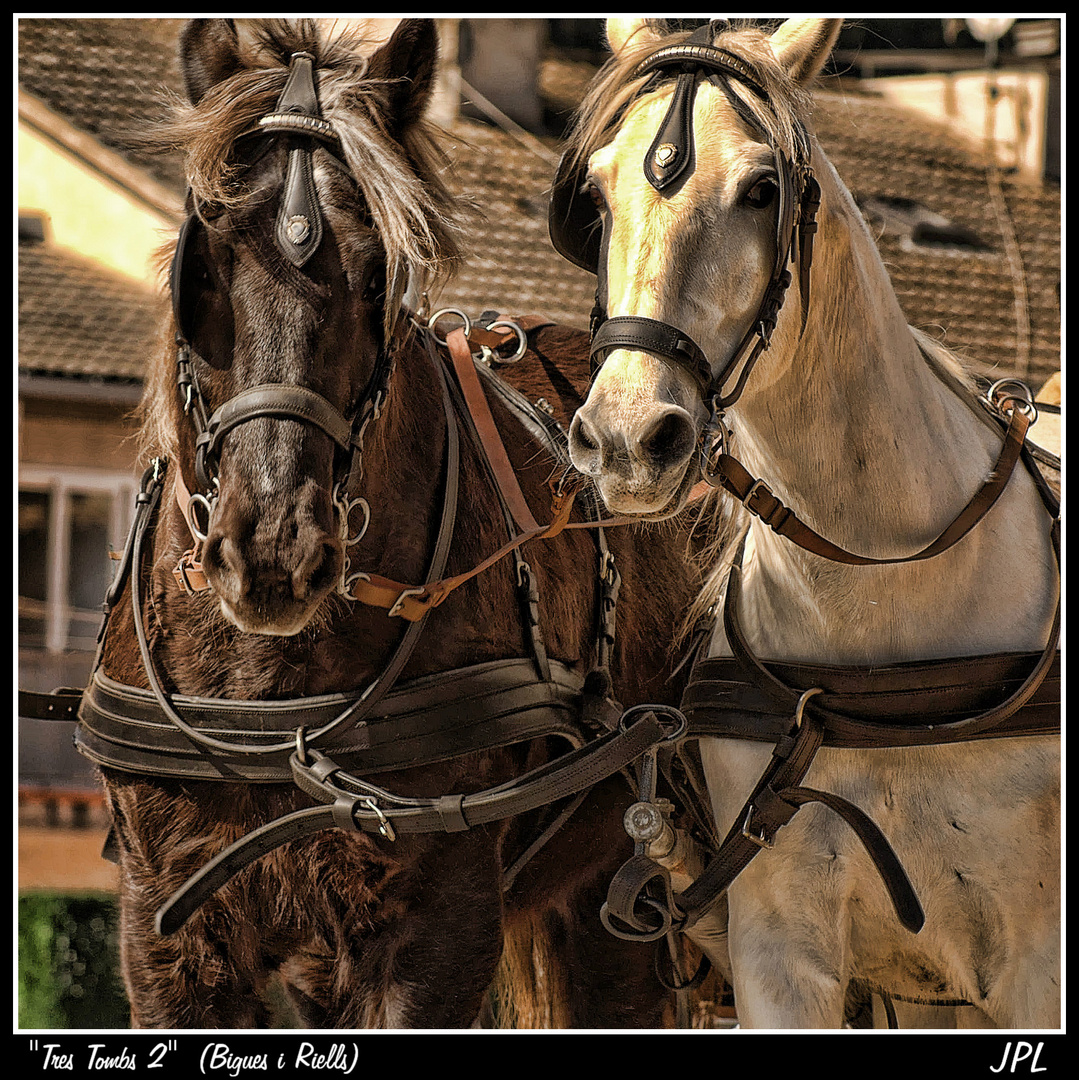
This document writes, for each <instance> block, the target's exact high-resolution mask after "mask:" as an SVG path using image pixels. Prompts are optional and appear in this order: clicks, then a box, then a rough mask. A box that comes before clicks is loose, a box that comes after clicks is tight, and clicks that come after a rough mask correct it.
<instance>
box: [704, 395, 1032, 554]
mask: <svg viewBox="0 0 1079 1080" xmlns="http://www.w3.org/2000/svg"><path fill="white" fill-rule="evenodd" d="M1029 426H1030V418H1029V417H1028V416H1027V415H1026V414H1025V413H1024V412H1022V411H1021V410H1020V409H1018V408H1016V409H1013V410H1012V414H1011V420H1010V423H1009V425H1008V430H1007V433H1006V434H1005V437H1004V445H1003V447H1002V449H1001V452H1000V456H999V457H998V458H997V462H996V464H995V465H994V466H993V471H992V472H991V473H990V474H989V479H988V480H987V481H986V482H985V483H984V484H983V485H982V486H981V488H979V489H978V491H977V492H976V493H975V495H974V497H973V498H972V499H971V500H970V502H968V503H967V505H966V506H965V507H964V508H963V510H962V511H961V512H960V513H959V515H958V516H957V517H956V518H955V519H954V520H953V521H952V523H951V524H950V525H949V526H948V527H947V528H946V529H945V530H944V531H943V532H942V533H941V534H940V535H939V536H938V537H937V538H936V539H935V540H934V541H933V542H932V543H931V544H929V545H928V546H927V547H925V548H923V549H922V550H921V551H919V552H916V553H915V554H914V555H907V556H904V557H901V558H893V559H872V558H869V557H868V556H865V555H855V554H853V553H852V552H850V551H846V550H844V549H843V548H841V547H838V546H837V545H836V544H833V543H832V542H831V541H830V540H826V539H825V538H824V537H823V536H821V535H820V534H819V533H817V532H814V531H813V530H812V529H811V528H810V527H809V526H808V525H806V524H805V522H803V521H801V520H800V519H799V518H798V516H797V515H796V514H795V513H794V511H793V510H791V509H790V508H789V507H787V506H784V504H783V502H782V501H781V500H780V499H779V498H777V497H776V496H775V495H774V494H773V493H772V491H771V489H770V488H769V487H768V485H767V484H765V482H764V481H763V480H758V479H757V478H756V477H754V476H753V475H752V474H751V473H750V472H749V471H748V470H747V469H746V468H745V466H743V465H742V463H741V462H740V461H738V460H737V459H736V458H733V457H732V456H731V455H730V454H720V455H719V456H718V457H717V458H716V461H715V472H713V473H712V474H711V475H709V476H706V480H708V482H709V483H710V484H712V486H713V487H722V488H723V489H724V490H725V491H728V492H729V493H730V494H731V495H733V496H734V497H735V498H736V499H738V501H739V502H741V504H742V505H743V506H744V507H745V508H746V509H747V510H748V511H749V512H750V513H751V514H754V515H756V516H757V517H759V518H760V519H761V521H763V522H764V524H765V525H767V526H768V527H769V528H770V529H772V531H773V532H775V533H776V534H777V535H779V536H782V537H784V538H785V539H787V540H790V541H791V543H794V544H797V545H798V546H799V547H800V548H803V549H804V550H806V551H809V552H812V553H813V554H814V555H819V556H821V557H822V558H825V559H830V560H831V561H832V562H839V563H846V564H848V565H851V566H884V565H890V564H893V563H907V562H917V561H920V560H922V559H931V558H933V556H935V555H939V554H941V552H944V551H947V550H948V548H950V547H952V546H953V545H954V544H956V543H958V542H959V541H960V540H962V539H963V537H964V536H966V535H967V533H968V532H970V530H971V529H973V528H974V526H975V525H977V524H978V522H979V521H981V519H982V518H983V517H985V515H986V514H987V513H988V512H989V510H990V508H991V507H992V506H993V504H994V503H995V502H996V501H997V499H999V498H1000V496H1001V494H1003V492H1004V489H1005V488H1006V487H1007V485H1008V481H1009V479H1011V475H1012V471H1013V470H1014V468H1015V464H1016V462H1017V461H1018V460H1019V456H1020V454H1021V452H1022V449H1023V444H1024V442H1025V440H1026V433H1027V428H1028V427H1029Z"/></svg>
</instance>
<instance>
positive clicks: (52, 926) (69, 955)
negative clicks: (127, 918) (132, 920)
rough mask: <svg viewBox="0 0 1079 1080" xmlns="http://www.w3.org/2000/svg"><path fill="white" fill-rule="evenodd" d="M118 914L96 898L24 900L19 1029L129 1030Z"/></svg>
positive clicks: (39, 896) (32, 896)
mask: <svg viewBox="0 0 1079 1080" xmlns="http://www.w3.org/2000/svg"><path fill="white" fill-rule="evenodd" d="M118 918H119V912H118V909H117V906H116V903H115V902H114V901H113V900H111V899H107V898H101V897H93V896H60V895H53V894H45V893H28V894H25V895H22V896H20V897H19V1027H20V1028H42V1029H51V1030H58V1029H69V1028H84V1029H85V1028H105V1029H108V1028H126V1027H128V1026H129V1015H128V1005H127V999H126V996H125V994H124V988H123V984H122V982H121V981H120V977H119V973H118V972H119V945H118V943H119V926H118Z"/></svg>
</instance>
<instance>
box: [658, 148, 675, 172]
mask: <svg viewBox="0 0 1079 1080" xmlns="http://www.w3.org/2000/svg"><path fill="white" fill-rule="evenodd" d="M676 157H678V147H677V146H675V145H674V144H673V143H663V144H662V145H661V146H657V147H656V153H655V162H656V164H657V165H658V166H659V167H660V168H661V169H665V168H667V166H668V165H670V164H671V163H672V162H673V161H674V159H675V158H676Z"/></svg>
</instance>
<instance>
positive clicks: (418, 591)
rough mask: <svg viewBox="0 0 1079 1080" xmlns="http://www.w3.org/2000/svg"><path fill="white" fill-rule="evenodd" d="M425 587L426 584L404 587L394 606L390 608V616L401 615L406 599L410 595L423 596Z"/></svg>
mask: <svg viewBox="0 0 1079 1080" xmlns="http://www.w3.org/2000/svg"><path fill="white" fill-rule="evenodd" d="M425 589H426V586H425V585H417V586H416V588H414V589H403V590H402V591H401V595H400V596H399V597H398V598H397V599H396V600H395V601H394V605H393V607H392V608H390V616H391V618H392V617H393V616H394V615H400V614H401V609H402V608H403V607H404V604H405V601H406V600H407V599H408V598H409V597H410V596H422V595H423V593H424V590H425Z"/></svg>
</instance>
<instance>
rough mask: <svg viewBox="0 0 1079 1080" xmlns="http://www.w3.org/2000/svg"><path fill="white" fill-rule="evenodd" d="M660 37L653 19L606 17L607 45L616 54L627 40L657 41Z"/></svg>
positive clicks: (638, 41)
mask: <svg viewBox="0 0 1079 1080" xmlns="http://www.w3.org/2000/svg"><path fill="white" fill-rule="evenodd" d="M661 37H662V34H661V33H660V31H659V29H658V28H657V27H656V21H655V19H644V18H635V19H608V20H607V46H608V48H609V49H610V50H611V52H612V53H614V55H615V56H617V55H618V54H619V53H620V52H621V51H622V50H623V49H624V48H625V47H626V45H627V44H628V43H629V42H631V41H632V42H633V43H634V44H635V45H636V44H640V43H641V42H645V41H659V39H660V38H661Z"/></svg>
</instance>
